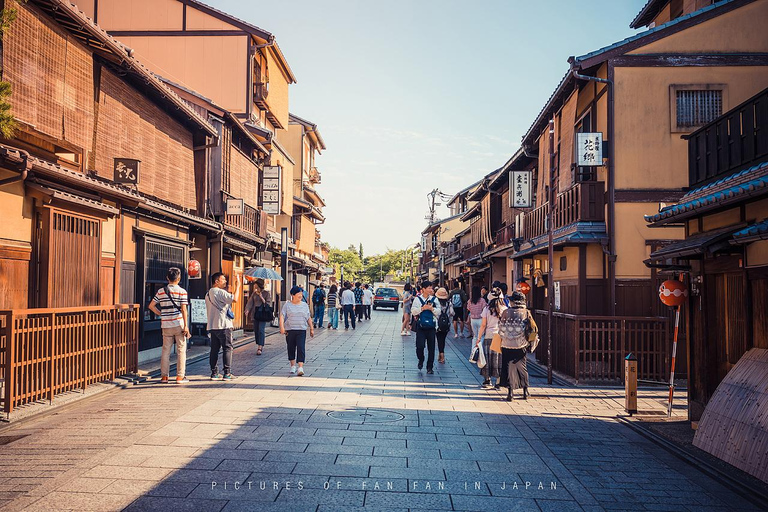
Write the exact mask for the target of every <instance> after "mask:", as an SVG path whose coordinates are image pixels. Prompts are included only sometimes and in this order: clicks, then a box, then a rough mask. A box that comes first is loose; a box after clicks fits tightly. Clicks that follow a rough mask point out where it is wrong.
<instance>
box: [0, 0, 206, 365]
mask: <svg viewBox="0 0 768 512" xmlns="http://www.w3.org/2000/svg"><path fill="white" fill-rule="evenodd" d="M15 9H16V10H17V17H16V19H15V21H13V23H12V24H11V27H10V28H9V29H8V30H7V31H6V32H5V33H4V34H3V37H2V60H3V62H2V73H3V80H6V81H8V82H10V84H11V85H12V88H13V94H12V96H11V99H10V102H11V107H12V112H13V115H14V117H15V118H16V120H17V123H18V129H17V131H16V134H15V136H14V137H13V138H12V139H10V140H3V141H1V142H0V144H2V148H1V150H0V160H1V161H2V167H3V170H2V171H1V172H2V182H0V185H1V186H0V209H2V218H3V219H4V222H2V223H0V268H1V269H2V271H0V290H2V293H0V304H1V305H2V306H0V307H2V308H12V309H13V308H20V309H24V308H72V307H84V308H87V307H89V306H97V305H113V304H134V303H138V304H139V305H140V306H141V308H142V309H141V315H140V323H141V325H140V329H141V333H142V336H141V344H140V348H141V349H142V351H143V357H151V356H152V355H153V353H154V350H153V349H155V348H156V347H159V346H160V335H159V333H160V321H159V319H158V318H155V317H154V315H153V314H152V313H151V312H150V311H149V310H147V309H145V307H144V306H146V304H147V303H148V302H149V300H150V299H151V298H152V296H153V295H154V293H155V292H156V291H157V289H158V287H160V286H163V285H164V284H165V283H166V281H165V274H166V271H167V269H168V267H170V266H177V267H180V268H182V269H184V270H186V268H187V262H188V261H189V260H190V257H191V256H192V255H193V256H194V257H195V258H196V259H198V260H199V261H200V262H201V263H202V266H203V268H204V269H207V265H208V248H209V243H210V242H211V241H212V240H215V239H216V238H217V237H218V236H220V232H221V226H220V224H219V223H218V222H216V221H215V220H214V219H211V218H208V217H206V214H205V211H204V209H203V204H204V198H203V197H201V196H199V195H198V191H199V190H201V188H202V184H203V182H204V179H205V166H206V162H205V152H204V150H203V149H202V148H205V147H208V146H210V145H212V144H215V142H216V139H217V136H218V134H217V131H216V129H215V128H214V127H213V126H212V125H211V124H210V123H208V122H207V121H206V120H205V119H203V118H202V117H201V116H200V115H199V114H198V113H197V112H196V111H195V110H194V109H193V108H191V107H190V106H189V105H188V104H187V103H185V102H184V101H183V100H182V99H181V98H179V96H178V95H176V94H175V93H174V92H173V91H172V90H171V89H169V88H168V87H167V86H166V85H165V84H164V83H163V82H162V81H161V80H159V79H158V78H157V77H156V76H155V75H153V74H152V73H151V72H150V71H149V70H147V69H146V68H145V67H144V66H143V65H142V64H141V62H139V61H138V60H137V59H136V57H135V55H134V52H133V51H132V50H131V49H130V48H128V47H126V46H124V45H123V44H122V43H120V42H118V41H117V40H115V39H113V38H112V37H110V36H109V35H107V33H106V32H104V31H103V30H102V29H101V28H99V27H98V26H97V25H95V24H94V23H93V22H92V20H91V19H89V18H88V17H86V16H85V15H84V14H83V13H82V12H80V11H79V10H78V9H77V8H76V7H75V6H73V5H71V4H69V3H67V2H64V3H60V2H56V1H51V0H31V1H29V2H27V3H21V4H18V5H16V6H15ZM183 280H184V283H183V284H184V285H185V286H186V287H188V288H190V289H191V290H194V289H195V287H196V285H195V282H189V281H188V276H187V275H186V274H185V275H184V277H183Z"/></svg>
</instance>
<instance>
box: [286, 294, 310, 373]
mask: <svg viewBox="0 0 768 512" xmlns="http://www.w3.org/2000/svg"><path fill="white" fill-rule="evenodd" d="M290 293H291V300H289V301H287V302H285V303H284V304H283V308H282V309H281V310H280V334H285V343H286V345H287V346H288V361H290V363H291V374H292V375H293V374H296V375H298V376H299V377H301V376H302V375H304V360H305V358H306V350H305V348H306V343H307V327H309V336H310V337H311V338H314V337H315V326H314V325H312V318H311V317H310V314H309V305H308V304H307V303H306V302H304V301H303V300H302V296H303V295H304V294H303V290H302V289H301V288H300V287H298V286H294V287H293V288H291V292H290ZM296 363H298V364H299V368H298V370H297V368H296Z"/></svg>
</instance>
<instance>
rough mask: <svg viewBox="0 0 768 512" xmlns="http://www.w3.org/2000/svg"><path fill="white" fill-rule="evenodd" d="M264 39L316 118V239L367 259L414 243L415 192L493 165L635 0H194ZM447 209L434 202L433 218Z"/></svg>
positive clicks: (418, 216)
mask: <svg viewBox="0 0 768 512" xmlns="http://www.w3.org/2000/svg"><path fill="white" fill-rule="evenodd" d="M204 1H206V3H208V4H209V5H211V6H213V7H216V8H218V9H221V10H223V11H225V12H228V13H230V14H232V15H234V16H236V17H238V18H241V19H243V20H246V21H248V22H250V23H252V24H254V25H256V26H258V27H260V28H263V29H264V30H267V31H269V32H271V33H272V34H274V35H275V37H276V39H277V42H278V44H279V45H280V48H281V49H282V51H283V53H284V54H285V56H286V59H287V60H288V63H289V65H290V66H291V69H292V70H293V72H294V74H295V75H296V78H297V83H296V84H293V85H292V86H291V88H290V92H289V95H290V110H291V112H292V113H294V114H296V115H298V116H299V117H302V118H304V119H308V120H310V121H312V122H313V123H316V124H317V125H318V128H319V131H320V133H321V135H322V137H323V139H324V141H325V144H326V146H327V148H328V149H327V150H326V151H324V152H323V154H322V155H321V156H320V157H318V159H317V162H316V163H317V167H318V169H319V170H320V173H321V174H322V183H321V184H320V185H319V186H318V187H317V190H318V192H319V193H320V195H321V196H322V197H323V198H324V199H325V201H326V203H327V206H326V207H325V210H324V213H325V215H326V222H325V224H323V225H319V226H318V230H319V231H320V232H321V234H322V239H323V240H324V241H326V242H328V243H330V244H331V245H332V246H334V247H340V248H346V247H347V246H348V245H349V244H354V245H355V246H357V245H358V244H359V243H362V244H363V247H364V252H365V254H366V255H371V254H379V253H382V252H384V251H386V250H387V249H403V248H405V247H406V246H408V245H410V244H414V243H417V242H418V241H419V240H420V236H421V235H420V233H421V231H422V230H423V229H424V227H426V224H427V221H426V220H425V216H426V215H427V214H428V204H427V194H428V193H429V192H430V191H431V190H433V189H434V188H437V189H439V190H440V191H441V192H444V193H446V194H449V195H453V194H454V193H456V192H458V191H459V190H461V189H463V188H465V187H467V186H469V185H471V184H472V183H474V182H475V181H477V180H479V179H480V178H482V177H483V176H484V175H486V174H488V173H489V172H491V171H493V170H495V169H497V168H499V167H501V166H502V165H503V164H504V163H505V162H506V161H507V160H508V159H509V158H510V157H511V156H512V155H513V154H514V153H515V151H517V149H518V148H519V147H520V141H521V138H522V136H523V135H524V134H525V132H526V131H527V130H528V128H529V127H530V126H531V124H532V123H533V121H534V120H535V118H536V116H537V115H538V113H539V112H540V110H541V109H542V107H543V106H544V104H545V103H546V101H547V99H548V98H549V97H550V95H551V94H552V92H553V91H554V90H555V88H556V87H557V85H558V84H559V82H560V80H561V79H562V77H563V75H564V74H565V73H566V71H567V70H568V63H567V59H568V57H569V56H571V55H582V54H585V53H588V52H590V51H592V50H596V49H598V48H601V47H603V46H606V45H609V44H612V43H614V42H616V41H619V40H621V39H624V38H625V37H628V36H631V35H632V34H634V33H636V31H635V30H633V29H630V28H629V23H630V22H631V21H632V19H633V18H634V17H635V15H636V14H637V13H638V12H639V11H640V9H641V8H642V6H643V5H644V4H645V0H619V1H617V0H588V1H585V2H574V1H572V0H545V1H539V2H528V1H523V0H506V1H502V0H476V1H475V2H471V3H470V2H466V1H456V0H439V1H438V0H411V1H404V0H387V1H386V2H382V1H374V0H344V1H342V0H322V1H318V0H313V1H305V0H290V1H276V2H243V1H242V0H204ZM447 216H448V210H447V209H446V208H445V207H444V206H442V207H441V208H438V218H445V217H447Z"/></svg>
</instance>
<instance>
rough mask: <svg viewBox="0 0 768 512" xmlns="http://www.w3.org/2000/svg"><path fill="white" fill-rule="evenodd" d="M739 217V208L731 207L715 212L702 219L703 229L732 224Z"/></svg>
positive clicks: (736, 222)
mask: <svg viewBox="0 0 768 512" xmlns="http://www.w3.org/2000/svg"><path fill="white" fill-rule="evenodd" d="M740 219H741V211H740V209H739V208H732V209H730V210H726V211H724V212H720V213H715V214H713V215H707V216H705V217H704V218H703V219H702V224H703V226H702V227H703V228H704V229H703V230H704V231H712V230H713V229H719V228H724V227H727V226H733V225H734V224H738V223H739V220H740Z"/></svg>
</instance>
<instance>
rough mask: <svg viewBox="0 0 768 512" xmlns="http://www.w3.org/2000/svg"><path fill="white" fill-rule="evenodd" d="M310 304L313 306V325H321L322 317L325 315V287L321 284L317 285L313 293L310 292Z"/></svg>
mask: <svg viewBox="0 0 768 512" xmlns="http://www.w3.org/2000/svg"><path fill="white" fill-rule="evenodd" d="M312 306H313V307H314V308H315V316H314V317H313V318H312V325H313V326H315V327H322V326H323V317H324V316H325V289H324V287H323V285H322V284H320V285H318V287H317V288H316V289H315V293H313V294H312Z"/></svg>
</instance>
